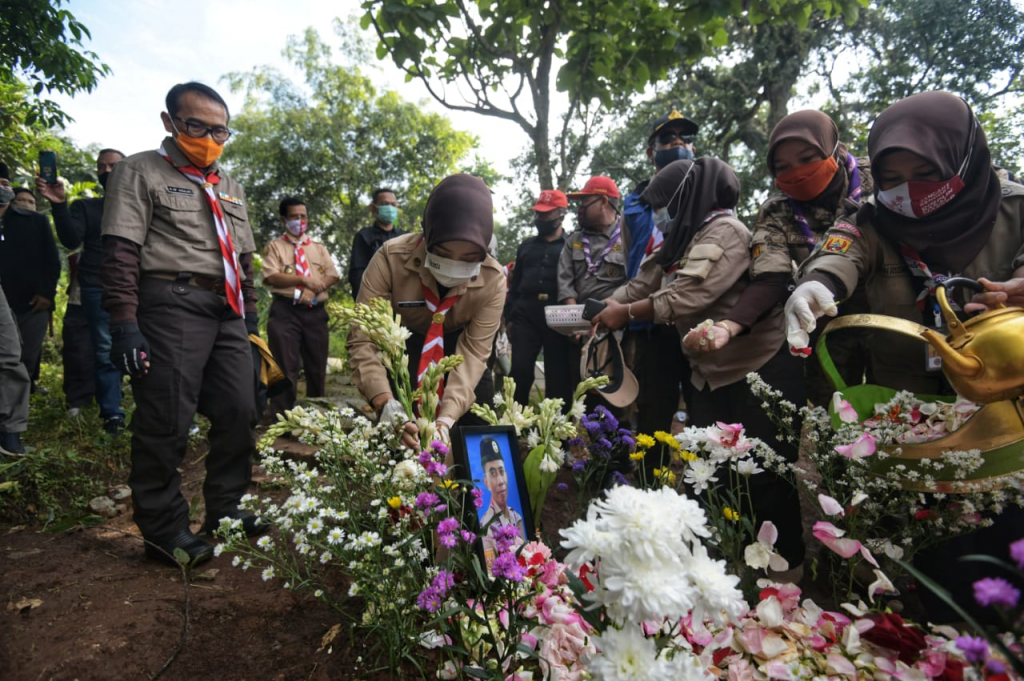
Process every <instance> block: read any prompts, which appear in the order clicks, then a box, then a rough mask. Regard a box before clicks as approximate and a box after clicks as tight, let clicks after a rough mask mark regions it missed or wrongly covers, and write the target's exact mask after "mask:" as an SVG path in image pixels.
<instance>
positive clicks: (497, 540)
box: [491, 525, 519, 552]
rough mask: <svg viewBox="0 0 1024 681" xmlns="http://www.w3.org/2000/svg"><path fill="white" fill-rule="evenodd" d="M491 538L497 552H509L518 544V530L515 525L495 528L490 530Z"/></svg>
mask: <svg viewBox="0 0 1024 681" xmlns="http://www.w3.org/2000/svg"><path fill="white" fill-rule="evenodd" d="M491 538H492V539H494V545H495V547H497V549H498V551H500V552H505V551H509V550H511V548H512V547H513V546H515V545H516V544H518V543H519V541H518V540H519V528H518V527H516V526H515V525H503V526H502V527H495V528H493V529H492V530H491Z"/></svg>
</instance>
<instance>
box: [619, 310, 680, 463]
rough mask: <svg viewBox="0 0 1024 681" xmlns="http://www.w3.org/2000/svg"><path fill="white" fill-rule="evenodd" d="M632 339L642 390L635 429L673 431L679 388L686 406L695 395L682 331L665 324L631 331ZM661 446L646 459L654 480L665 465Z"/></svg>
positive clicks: (648, 431)
mask: <svg viewBox="0 0 1024 681" xmlns="http://www.w3.org/2000/svg"><path fill="white" fill-rule="evenodd" d="M629 342H630V346H631V348H630V349H631V352H630V354H631V355H632V369H633V374H634V375H635V376H636V380H637V384H638V386H639V389H640V392H639V394H638V395H637V398H636V410H637V413H636V426H637V427H636V430H637V432H638V433H644V434H646V435H654V433H655V432H656V431H659V430H662V431H665V432H666V433H670V432H672V419H673V418H674V417H675V413H676V411H677V410H678V409H679V394H680V390H682V391H683V396H684V398H685V399H686V406H687V408H689V407H690V401H691V400H692V395H693V386H692V384H691V383H690V377H691V374H692V372H691V371H690V363H689V362H687V361H686V357H684V356H683V348H682V344H681V343H680V342H679V331H678V330H676V327H675V326H669V325H664V324H659V325H657V326H652V327H650V328H647V329H635V330H630V332H629ZM662 449H663V448H662V447H654V448H653V449H652V450H651V451H650V452H648V456H647V457H645V458H644V468H645V469H646V471H647V477H646V479H647V480H653V477H652V476H653V471H654V469H655V468H659V467H661V465H662V462H661V461H659V460H658V457H659V456H660V455H661V454H662V452H661V450H662Z"/></svg>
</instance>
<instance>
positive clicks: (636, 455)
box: [629, 451, 644, 461]
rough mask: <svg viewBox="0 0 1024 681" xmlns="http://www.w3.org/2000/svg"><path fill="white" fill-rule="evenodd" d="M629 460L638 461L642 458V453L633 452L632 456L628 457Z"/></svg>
mask: <svg viewBox="0 0 1024 681" xmlns="http://www.w3.org/2000/svg"><path fill="white" fill-rule="evenodd" d="M629 458H630V459H631V460H633V461H639V460H641V459H642V458H644V452H642V451H640V452H633V453H632V454H630V455H629Z"/></svg>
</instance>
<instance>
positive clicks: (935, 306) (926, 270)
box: [900, 244, 960, 329]
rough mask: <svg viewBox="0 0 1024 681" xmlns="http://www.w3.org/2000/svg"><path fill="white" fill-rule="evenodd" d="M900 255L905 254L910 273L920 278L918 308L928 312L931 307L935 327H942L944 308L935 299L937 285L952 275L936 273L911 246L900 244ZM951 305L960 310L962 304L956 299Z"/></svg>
mask: <svg viewBox="0 0 1024 681" xmlns="http://www.w3.org/2000/svg"><path fill="white" fill-rule="evenodd" d="M900 255H901V256H903V262H905V263H906V264H907V268H909V269H910V273H911V274H912V275H914V277H916V278H917V279H919V280H920V284H921V290H920V291H919V292H918V294H917V309H919V310H921V312H925V313H927V312H928V311H929V310H928V308H929V307H931V308H932V309H931V313H932V319H933V320H934V322H935V328H937V329H938V328H941V327H942V324H943V320H942V310H941V309H940V308H939V303H938V301H937V300H936V299H935V287H937V286H938V285H939V284H941V283H942V282H944V281H946V280H947V279H949V278H950V275H948V274H943V273H941V272H939V273H934V272H932V270H931V268H930V267H928V265H927V263H925V261H924V260H923V259H922V258H921V256H920V255H919V254H918V252H917V251H915V250H914V249H913V248H911V247H910V246H907V245H905V244H900ZM929 298H931V305H930V306H929V304H928V303H929ZM949 304H950V306H951V307H952V308H953V309H954V310H958V311H959V310H960V306H959V305H958V304H957V303H956V301H954V300H950V301H949Z"/></svg>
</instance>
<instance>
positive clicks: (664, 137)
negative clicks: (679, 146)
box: [658, 130, 697, 144]
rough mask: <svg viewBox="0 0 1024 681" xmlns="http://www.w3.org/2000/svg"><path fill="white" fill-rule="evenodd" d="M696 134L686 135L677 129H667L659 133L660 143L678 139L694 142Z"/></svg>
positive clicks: (688, 142) (670, 142)
mask: <svg viewBox="0 0 1024 681" xmlns="http://www.w3.org/2000/svg"><path fill="white" fill-rule="evenodd" d="M696 137H697V136H696V135H684V134H683V133H681V132H678V131H676V130H666V131H664V132H659V133H658V144H672V143H673V142H675V141H676V140H681V141H683V142H686V143H687V144H693V140H694V139H696Z"/></svg>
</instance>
